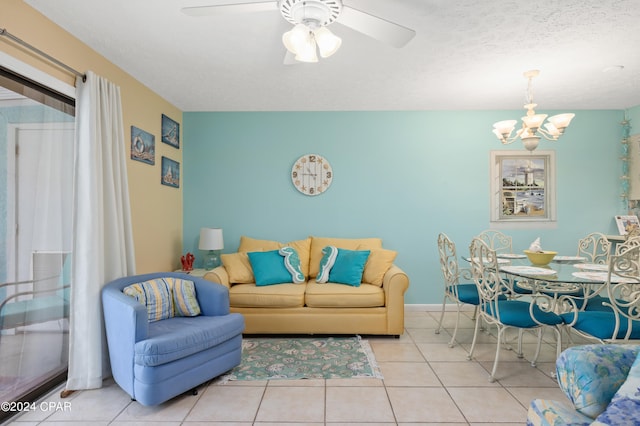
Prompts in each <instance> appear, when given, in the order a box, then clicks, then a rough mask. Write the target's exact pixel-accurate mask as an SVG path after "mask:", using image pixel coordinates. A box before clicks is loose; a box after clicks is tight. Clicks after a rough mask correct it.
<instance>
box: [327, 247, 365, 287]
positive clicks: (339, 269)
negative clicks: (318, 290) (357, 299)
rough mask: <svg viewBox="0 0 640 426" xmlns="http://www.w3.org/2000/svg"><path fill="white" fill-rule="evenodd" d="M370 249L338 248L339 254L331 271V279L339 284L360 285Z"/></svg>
mask: <svg viewBox="0 0 640 426" xmlns="http://www.w3.org/2000/svg"><path fill="white" fill-rule="evenodd" d="M369 253H370V252H369V250H347V249H340V248H339V249H338V256H337V257H336V261H335V262H334V263H333V266H332V267H331V270H330V271H329V281H330V282H333V283H338V284H347V285H351V286H354V287H358V286H360V283H361V282H362V273H363V271H364V265H365V263H367V258H368V257H369Z"/></svg>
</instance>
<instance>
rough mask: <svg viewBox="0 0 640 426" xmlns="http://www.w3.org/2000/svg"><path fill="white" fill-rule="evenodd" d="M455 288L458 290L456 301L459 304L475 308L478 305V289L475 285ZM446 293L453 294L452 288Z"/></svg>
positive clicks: (463, 285) (460, 285)
mask: <svg viewBox="0 0 640 426" xmlns="http://www.w3.org/2000/svg"><path fill="white" fill-rule="evenodd" d="M455 287H456V289H457V290H458V300H459V301H460V302H462V303H467V304H469V305H476V306H477V305H479V304H480V297H479V296H478V287H476V285H475V284H458V285H456V286H455ZM448 291H449V293H450V294H455V293H454V291H455V290H454V288H453V286H449V288H448Z"/></svg>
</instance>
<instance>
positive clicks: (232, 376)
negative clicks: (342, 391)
mask: <svg viewBox="0 0 640 426" xmlns="http://www.w3.org/2000/svg"><path fill="white" fill-rule="evenodd" d="M362 377H371V378H378V379H382V374H381V373H380V369H379V368H378V366H377V364H376V361H375V358H374V356H373V351H372V350H371V347H370V346H369V343H368V342H367V341H366V340H363V339H361V338H360V336H356V337H326V338H318V337H301V338H271V337H265V338H244V339H243V342H242V362H241V363H240V365H239V366H237V367H236V368H234V369H233V370H231V371H230V372H229V373H228V374H226V375H225V376H223V377H221V381H222V382H226V381H228V380H278V379H280V380H292V379H345V378H362Z"/></svg>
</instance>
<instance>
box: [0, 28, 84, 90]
mask: <svg viewBox="0 0 640 426" xmlns="http://www.w3.org/2000/svg"><path fill="white" fill-rule="evenodd" d="M0 36H5V37H8V38H10V39H11V40H13V41H14V42H16V43H18V44H19V45H21V46H23V47H26V48H27V49H29V50H31V51H32V52H34V53H37V54H38V55H40V56H42V57H43V58H45V59H46V60H48V61H49V62H53V63H54V64H56V65H58V66H59V67H61V68H64V69H65V70H67V71H68V72H70V73H71V74H74V75H76V76H78V77H82V81H86V80H87V75H86V74H83V73H81V72H80V71H77V70H75V69H73V68H71V67H70V66H69V65H67V64H65V63H64V62H60V61H59V60H57V59H56V58H54V57H53V56H51V55H49V54H47V53H45V52H43V51H42V50H40V49H38V48H37V47H35V46H32V45H31V44H29V43H27V42H26V41H24V40H22V39H20V38H18V37H16V36H14V35H13V34H11V33H9V32H8V31H7V30H6V29H4V28H0Z"/></svg>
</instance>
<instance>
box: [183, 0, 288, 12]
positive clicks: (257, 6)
mask: <svg viewBox="0 0 640 426" xmlns="http://www.w3.org/2000/svg"><path fill="white" fill-rule="evenodd" d="M180 10H182V13H184V14H185V15H189V16H211V15H227V14H231V13H249V12H263V11H265V10H278V2H276V1H273V0H271V1H259V2H256V3H235V4H220V5H211V6H190V7H183V8H182V9H180Z"/></svg>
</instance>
